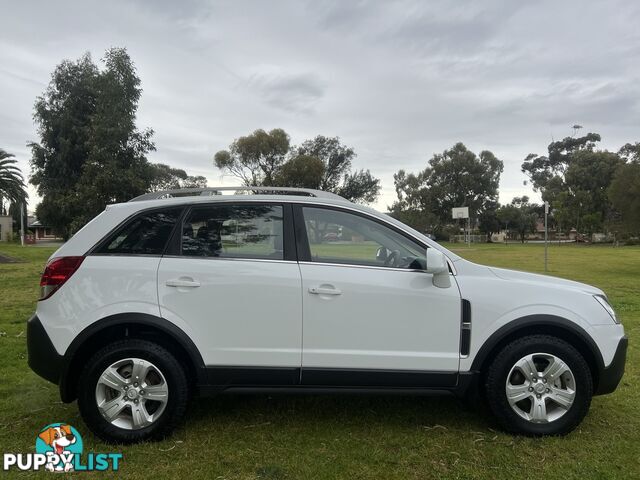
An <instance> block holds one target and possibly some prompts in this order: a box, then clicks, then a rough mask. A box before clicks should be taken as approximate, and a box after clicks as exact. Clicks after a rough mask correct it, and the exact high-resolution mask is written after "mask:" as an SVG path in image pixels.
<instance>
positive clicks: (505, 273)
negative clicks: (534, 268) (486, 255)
mask: <svg viewBox="0 0 640 480" xmlns="http://www.w3.org/2000/svg"><path fill="white" fill-rule="evenodd" d="M487 268H488V269H489V270H490V271H491V273H493V274H494V275H495V276H496V277H498V278H501V279H503V280H509V281H513V282H522V283H535V284H537V285H543V286H547V287H554V288H567V289H571V290H579V291H582V292H585V293H589V294H591V295H604V292H603V291H602V290H600V289H599V288H596V287H594V286H592V285H587V284H586V283H580V282H574V281H572V280H565V279H564V278H557V277H550V276H547V275H538V274H536V273H528V272H519V271H517V270H508V269H506V268H495V267H487Z"/></svg>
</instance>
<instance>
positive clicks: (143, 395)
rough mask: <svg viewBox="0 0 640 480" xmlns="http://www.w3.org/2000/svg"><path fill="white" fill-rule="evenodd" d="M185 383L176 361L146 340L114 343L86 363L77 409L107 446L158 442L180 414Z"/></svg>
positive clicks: (158, 346)
mask: <svg viewBox="0 0 640 480" xmlns="http://www.w3.org/2000/svg"><path fill="white" fill-rule="evenodd" d="M188 398H189V384H188V381H187V377H186V375H185V372H184V370H183V368H182V367H181V366H180V364H179V363H178V361H177V360H176V358H175V357H174V356H173V355H172V354H171V353H169V352H168V351H167V350H166V349H165V348H163V347H161V346H160V345H158V344H156V343H153V342H149V341H147V340H138V339H128V340H121V341H117V342H114V343H112V344H110V345H107V346H106V347H104V348H103V349H102V350H100V351H98V352H97V353H96V354H95V355H94V356H93V357H92V358H91V359H90V360H89V362H88V363H87V365H86V367H85V369H84V371H83V372H82V375H81V376H80V381H79V382H78V406H79V408H80V414H81V415H82V418H83V419H84V421H85V423H86V424H87V426H88V427H89V428H90V429H91V431H92V432H93V433H95V434H96V435H97V436H98V437H100V438H102V439H103V440H105V441H107V442H115V443H134V442H140V441H143V440H148V439H156V438H161V437H162V436H164V435H166V434H168V433H170V432H171V430H172V429H173V428H174V426H175V425H176V424H177V422H178V421H179V420H180V419H181V417H182V416H183V414H184V412H185V409H186V405H187V400H188Z"/></svg>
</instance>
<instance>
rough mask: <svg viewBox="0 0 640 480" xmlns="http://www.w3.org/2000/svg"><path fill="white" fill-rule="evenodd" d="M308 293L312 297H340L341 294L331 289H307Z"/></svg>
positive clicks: (335, 289)
mask: <svg viewBox="0 0 640 480" xmlns="http://www.w3.org/2000/svg"><path fill="white" fill-rule="evenodd" d="M309 293H312V294H314V295H342V292H341V291H340V290H338V289H337V288H333V287H309Z"/></svg>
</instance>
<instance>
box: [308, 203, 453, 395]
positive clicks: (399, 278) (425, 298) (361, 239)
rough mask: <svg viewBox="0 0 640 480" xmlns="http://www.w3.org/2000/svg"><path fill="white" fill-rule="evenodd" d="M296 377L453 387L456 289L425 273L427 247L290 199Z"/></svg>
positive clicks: (346, 214) (365, 220)
mask: <svg viewBox="0 0 640 480" xmlns="http://www.w3.org/2000/svg"><path fill="white" fill-rule="evenodd" d="M296 222H297V223H296V235H297V237H298V242H299V243H298V247H299V248H298V252H299V255H300V260H301V261H300V271H301V274H302V288H303V349H302V383H303V384H308V385H336V386H339V385H344V386H347V385H348V386H433V387H438V386H451V385H454V384H455V382H456V381H457V372H458V367H459V351H460V350H459V349H460V325H461V322H460V314H461V301H460V294H459V290H458V288H457V285H456V283H455V279H454V278H453V276H452V282H451V286H450V287H449V288H438V287H435V286H434V285H433V283H432V276H431V275H430V274H427V273H426V272H424V271H423V267H424V265H425V263H424V261H425V256H426V246H425V245H421V244H420V243H418V242H416V241H415V240H414V239H411V238H409V237H407V236H406V235H405V234H403V233H402V232H399V231H398V230H396V229H395V228H394V227H392V226H391V225H388V224H385V223H384V222H382V221H380V220H378V219H375V218H371V217H368V216H367V215H366V214H361V213H358V212H355V211H350V210H342V209H339V208H330V207H319V206H312V205H301V206H296Z"/></svg>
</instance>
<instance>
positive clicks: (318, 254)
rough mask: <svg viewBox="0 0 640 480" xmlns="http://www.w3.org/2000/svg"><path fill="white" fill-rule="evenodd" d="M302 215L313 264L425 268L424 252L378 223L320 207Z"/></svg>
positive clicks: (311, 208)
mask: <svg viewBox="0 0 640 480" xmlns="http://www.w3.org/2000/svg"><path fill="white" fill-rule="evenodd" d="M302 214H303V217H304V223H305V227H306V231H307V238H308V240H309V250H310V252H311V261H313V262H323V263H341V264H350V265H366V266H375V267H393V268H407V269H420V268H424V265H425V256H426V249H425V248H423V247H422V246H421V245H419V244H418V243H416V242H414V241H412V240H410V239H408V238H407V237H405V236H404V235H402V234H400V233H398V232H396V231H395V230H393V229H391V228H389V227H386V226H384V225H382V224H380V223H378V222H376V221H373V220H370V219H368V218H365V217H363V216H360V215H355V214H351V213H346V212H343V211H338V210H331V209H325V208H317V207H303V208H302Z"/></svg>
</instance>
